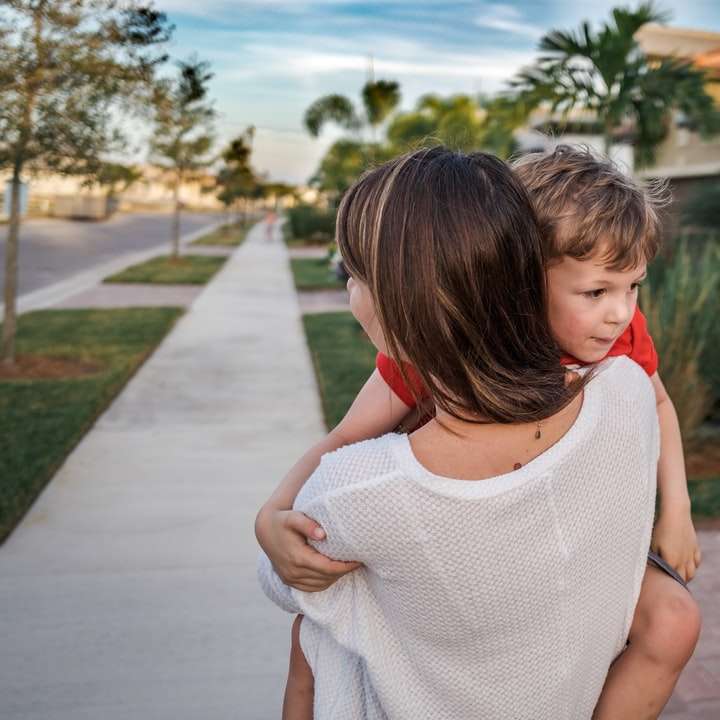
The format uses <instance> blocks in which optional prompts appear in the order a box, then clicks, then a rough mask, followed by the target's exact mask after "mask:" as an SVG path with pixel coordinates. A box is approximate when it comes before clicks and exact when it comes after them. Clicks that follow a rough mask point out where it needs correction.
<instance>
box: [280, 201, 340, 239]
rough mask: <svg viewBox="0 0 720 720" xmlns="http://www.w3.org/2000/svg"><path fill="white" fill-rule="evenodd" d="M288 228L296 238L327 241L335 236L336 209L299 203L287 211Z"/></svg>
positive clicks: (293, 237)
mask: <svg viewBox="0 0 720 720" xmlns="http://www.w3.org/2000/svg"><path fill="white" fill-rule="evenodd" d="M287 218H288V223H287V224H288V229H289V230H290V236H291V238H292V239H295V240H303V241H306V242H317V243H318V244H324V243H327V242H328V241H329V240H332V238H333V237H334V236H335V211H334V210H321V209H319V208H316V207H314V206H313V205H298V206H296V207H294V208H291V209H290V210H288V211H287Z"/></svg>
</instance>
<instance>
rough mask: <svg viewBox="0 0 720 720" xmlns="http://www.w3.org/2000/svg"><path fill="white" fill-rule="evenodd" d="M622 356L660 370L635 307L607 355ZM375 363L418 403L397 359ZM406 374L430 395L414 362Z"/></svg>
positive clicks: (406, 398) (408, 400)
mask: <svg viewBox="0 0 720 720" xmlns="http://www.w3.org/2000/svg"><path fill="white" fill-rule="evenodd" d="M618 355H627V356H628V357H629V358H630V359H631V360H634V361H635V362H636V363H637V364H638V365H640V367H642V369H643V370H645V372H646V373H647V374H648V375H650V376H652V375H654V374H655V373H656V372H657V369H658V356H657V352H656V351H655V345H654V344H653V341H652V338H651V337H650V333H649V332H648V329H647V322H646V320H645V316H644V315H643V314H642V313H641V312H640V308H636V309H635V314H634V315H633V319H632V320H631V321H630V324H629V325H628V326H627V328H625V332H624V333H623V334H622V335H621V336H620V337H619V338H618V339H617V340H616V341H615V344H614V345H613V346H612V347H611V348H610V352H608V354H607V355H606V356H605V357H616V356H618ZM560 362H561V363H562V364H563V365H587V363H583V362H580V360H576V359H575V358H574V357H571V356H570V355H565V356H564V357H562V358H561V359H560ZM375 366H376V367H377V369H378V371H379V372H380V375H381V376H382V378H383V380H384V381H385V382H386V383H387V384H388V386H389V387H390V389H391V390H392V391H393V392H394V393H395V394H396V395H397V396H398V397H399V398H400V399H401V400H402V401H403V402H404V403H405V404H406V405H407V406H408V407H409V408H414V407H415V406H416V404H417V403H416V402H415V399H414V398H413V395H412V393H411V392H410V390H409V389H408V386H407V385H406V384H405V382H404V381H403V379H402V375H401V374H400V368H398V366H397V364H396V363H395V361H394V360H392V359H391V358H389V357H388V356H387V355H384V354H383V353H378V354H377V357H376V359H375ZM405 373H406V374H407V376H408V378H409V379H410V381H411V382H412V383H413V385H415V388H416V394H417V395H419V396H420V397H425V396H427V390H425V388H424V386H423V384H422V380H421V379H420V377H419V376H418V375H417V373H416V372H415V371H414V370H413V368H412V367H411V366H410V365H407V366H406V367H405Z"/></svg>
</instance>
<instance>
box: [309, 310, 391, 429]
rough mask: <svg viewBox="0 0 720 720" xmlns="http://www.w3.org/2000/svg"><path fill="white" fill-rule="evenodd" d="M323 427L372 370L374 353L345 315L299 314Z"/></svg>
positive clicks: (343, 409) (331, 423) (334, 420)
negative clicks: (323, 417)
mask: <svg viewBox="0 0 720 720" xmlns="http://www.w3.org/2000/svg"><path fill="white" fill-rule="evenodd" d="M303 324H304V326H305V334H306V335H307V340H308V346H309V347H310V353H311V355H312V359H313V364H314V365H315V373H316V376H317V379H318V385H319V386H320V396H321V399H322V406H323V412H324V414H325V424H326V425H327V427H328V428H332V427H335V425H337V424H338V422H340V420H341V419H342V417H343V416H344V415H345V413H346V412H347V409H348V408H349V407H350V404H351V403H352V401H353V400H354V399H355V396H356V395H357V394H358V391H359V390H360V388H361V387H362V386H363V385H364V383H365V381H366V380H367V379H368V378H369V377H370V374H371V373H372V371H373V369H374V368H375V355H376V353H377V351H376V350H375V348H374V347H373V345H372V344H371V342H370V341H369V340H368V339H367V337H366V336H365V333H364V332H363V329H362V328H361V327H360V325H358V323H357V321H356V320H355V318H354V317H353V316H352V314H351V313H349V312H332V313H318V314H313V315H303Z"/></svg>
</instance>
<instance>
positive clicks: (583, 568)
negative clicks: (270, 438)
mask: <svg viewBox="0 0 720 720" xmlns="http://www.w3.org/2000/svg"><path fill="white" fill-rule="evenodd" d="M658 451H659V431H658V424H657V415H656V410H655V396H654V393H653V390H652V386H651V384H650V381H649V379H648V377H647V375H646V373H645V372H644V371H643V370H642V369H641V368H640V367H639V366H638V365H636V364H635V363H634V362H633V361H632V360H629V359H628V358H626V357H618V358H612V359H609V360H606V361H604V362H603V363H601V364H600V365H599V366H597V376H596V377H595V378H594V379H592V380H591V381H590V383H589V384H588V386H587V387H586V389H585V395H584V398H583V404H582V408H581V410H580V413H579V415H578V417H577V418H576V420H575V423H574V424H573V426H572V427H571V428H570V430H569V431H568V432H567V433H566V434H565V435H564V436H563V437H562V438H561V439H560V440H559V441H558V442H557V443H556V444H555V445H553V446H552V447H551V448H549V449H548V450H547V451H546V452H544V453H543V454H542V455H540V456H539V457H537V458H535V459H534V460H532V461H530V462H529V463H527V464H526V465H525V466H524V467H522V468H521V469H520V470H517V471H515V472H511V473H507V474H504V475H500V476H497V477H493V478H489V479H486V480H479V481H467V480H457V479H452V478H446V477H440V476H438V475H434V474H433V473H431V472H429V471H428V470H426V469H425V468H424V467H423V466H422V465H420V463H419V462H418V461H417V460H416V458H415V456H414V455H413V452H412V449H411V446H410V443H409V441H408V437H407V436H406V435H395V434H389V435H385V436H383V437H381V438H379V439H376V440H368V441H365V442H360V443H357V444H355V445H351V446H348V447H345V448H342V449H340V450H337V451H336V452H333V453H329V454H327V455H325V456H324V457H323V459H322V462H321V464H320V466H319V468H318V469H317V470H316V472H315V473H314V474H313V475H312V476H311V477H310V479H309V480H308V481H307V483H306V484H305V486H304V488H303V489H302V492H301V493H300V494H299V495H298V498H297V501H296V503H295V508H296V509H298V510H301V511H303V512H304V513H306V514H307V515H309V516H310V517H312V518H314V519H315V520H317V522H319V523H320V524H321V525H322V527H323V528H324V529H325V530H326V532H327V539H326V540H324V541H322V542H315V543H313V544H314V545H315V547H316V548H317V549H318V550H320V551H321V552H323V553H324V554H326V555H328V556H330V557H332V558H336V559H339V560H359V561H361V562H363V563H364V565H365V567H363V568H361V569H359V570H357V571H355V572H352V573H350V574H348V575H346V576H344V577H342V578H341V579H340V580H339V581H338V582H336V583H335V584H334V585H333V586H332V587H330V588H329V589H328V590H326V591H324V592H319V593H305V592H300V591H297V590H294V589H290V588H288V587H287V586H285V585H283V583H282V582H281V581H280V579H279V577H278V576H277V575H276V574H275V572H274V571H273V569H272V566H271V565H270V562H269V560H268V558H267V557H266V556H265V555H264V554H261V556H260V562H259V576H260V580H261V584H262V586H263V589H264V590H265V592H266V594H267V595H268V597H270V598H271V599H272V600H273V601H274V602H275V603H277V604H278V605H279V606H280V607H282V608H284V609H285V610H287V611H289V612H292V613H300V612H301V613H304V614H305V619H304V621H303V624H302V630H301V646H302V649H303V652H304V654H305V656H306V657H307V659H308V662H309V663H310V666H311V668H312V670H313V674H314V676H315V718H316V720H331V719H332V720H345V719H347V720H350V719H352V720H358V719H360V718H368V719H372V720H375V719H376V718H390V719H391V720H396V719H397V720H400V719H405V718H407V719H408V720H418V719H420V718H431V719H432V720H442V719H444V718H448V719H449V718H453V719H454V720H464V719H467V720H544V719H546V720H584V719H589V718H590V717H591V715H592V711H593V708H594V706H595V704H596V702H597V699H598V697H599V695H600V691H601V690H602V686H603V682H604V680H605V676H606V674H607V670H608V667H609V665H610V663H611V662H612V660H613V659H614V658H615V657H616V656H617V654H618V653H619V652H620V651H621V650H622V649H623V647H624V645H625V642H626V639H627V635H628V631H629V628H630V624H631V621H632V617H633V612H634V608H635V604H636V602H637V598H638V595H639V592H640V584H641V581H642V578H643V573H644V571H645V564H646V557H647V551H648V547H649V543H650V533H651V529H652V520H653V509H654V500H655V484H656V472H657V459H658Z"/></svg>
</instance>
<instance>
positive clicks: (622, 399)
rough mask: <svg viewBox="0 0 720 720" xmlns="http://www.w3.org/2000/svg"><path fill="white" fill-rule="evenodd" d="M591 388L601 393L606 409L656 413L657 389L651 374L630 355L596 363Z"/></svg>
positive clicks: (653, 414) (589, 387)
mask: <svg viewBox="0 0 720 720" xmlns="http://www.w3.org/2000/svg"><path fill="white" fill-rule="evenodd" d="M591 372H592V373H593V377H592V378H591V380H590V382H589V384H588V389H589V391H590V392H597V393H599V394H600V395H601V396H602V398H603V400H604V406H605V408H606V410H611V409H615V410H616V411H619V412H622V413H628V412H631V413H633V414H641V413H643V412H644V413H646V414H648V416H649V417H650V418H654V417H655V415H656V400H655V391H654V389H653V385H652V382H651V381H650V378H649V377H648V374H647V373H646V372H645V370H643V368H642V367H641V366H640V365H638V364H637V363H636V362H635V361H634V360H632V359H631V358H629V357H628V356H627V355H618V356H617V357H610V358H606V359H605V360H603V361H602V362H600V363H598V364H597V365H595V366H593V367H592V369H591Z"/></svg>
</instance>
